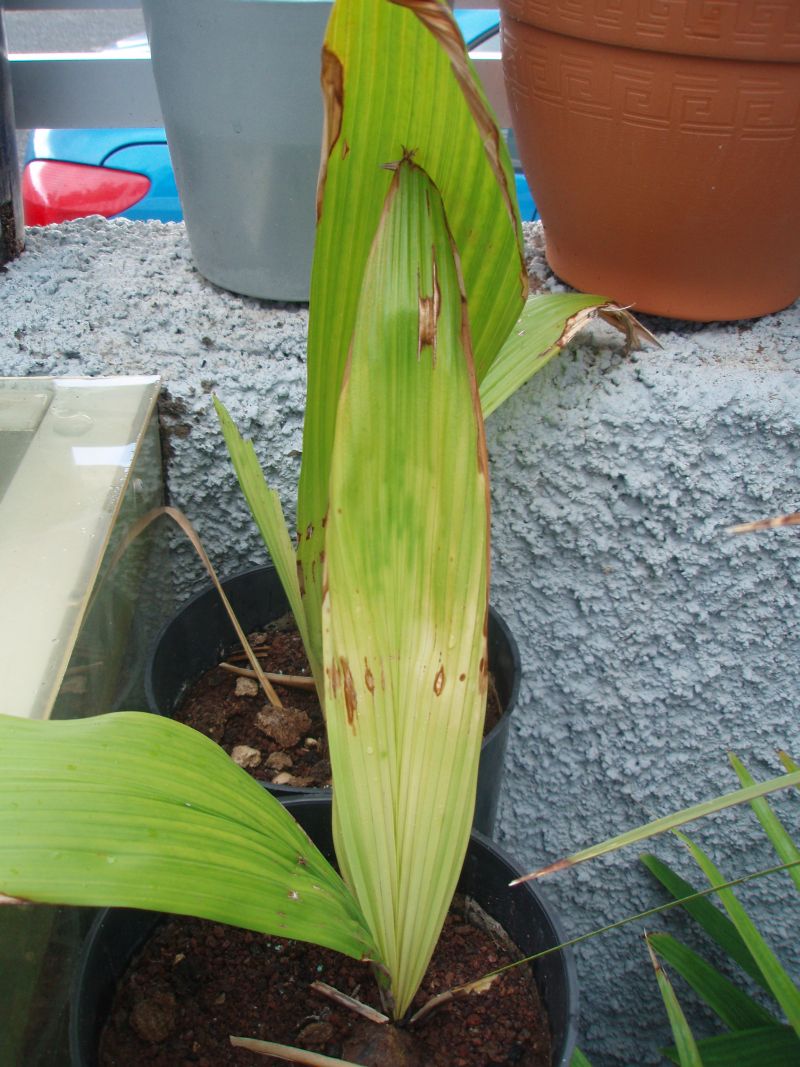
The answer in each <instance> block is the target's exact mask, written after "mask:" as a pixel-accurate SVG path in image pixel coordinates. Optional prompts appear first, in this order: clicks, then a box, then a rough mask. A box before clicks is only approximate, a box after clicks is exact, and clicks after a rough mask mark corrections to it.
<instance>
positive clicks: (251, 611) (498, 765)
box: [144, 566, 520, 835]
mask: <svg viewBox="0 0 800 1067" xmlns="http://www.w3.org/2000/svg"><path fill="white" fill-rule="evenodd" d="M222 584H223V587H224V589H225V595H226V596H227V597H228V599H229V600H230V602H231V605H232V607H233V610H234V611H235V613H236V617H237V618H238V620H239V622H240V623H241V625H242V627H243V629H244V631H245V633H250V632H252V631H253V630H257V629H258V628H259V627H261V626H264V625H266V624H267V623H268V622H272V621H273V620H274V619H278V618H280V616H281V615H284V614H286V612H287V611H288V610H289V603H288V601H287V599H286V594H285V593H284V591H283V587H282V586H281V583H280V579H279V578H278V576H277V573H276V571H275V568H274V567H272V566H265V567H254V568H253V569H252V570H248V571H243V572H242V573H240V574H235V575H233V576H232V577H231V578H228V579H226V580H225V581H224V582H223V583H222ZM237 645H238V639H237V637H236V634H235V632H234V629H233V626H232V625H231V622H230V620H229V618H228V616H227V613H226V611H225V608H224V607H223V604H222V601H221V599H220V597H219V594H218V593H217V591H216V589H215V588H214V587H213V586H212V585H208V586H207V588H206V589H204V590H202V591H201V592H200V593H198V594H197V595H196V596H194V597H192V598H191V600H188V601H187V602H186V603H185V604H184V605H183V606H182V607H181V608H180V609H179V610H178V612H177V613H176V614H175V615H174V616H173V617H172V618H171V619H170V620H169V621H168V622H167V623H166V625H165V626H164V627H163V629H162V630H161V632H160V633H159V634H158V636H157V637H156V640H155V642H154V644H153V649H152V652H151V654H150V656H149V657H148V661H147V664H146V667H145V678H144V691H145V698H146V700H147V707H148V708H149V710H150V711H152V712H155V713H156V714H161V715H172V714H173V712H174V711H175V709H176V708H177V707H178V705H179V704H180V701H181V700H182V698H183V695H184V693H185V692H186V690H187V688H188V687H189V686H190V685H191V684H192V683H193V682H195V681H196V680H197V679H198V678H199V677H201V675H203V674H205V672H206V671H209V670H211V669H212V667H215V666H216V665H217V664H218V663H219V662H220V660H221V659H223V658H224V657H225V656H226V655H227V654H228V653H229V652H230V651H231V650H232V649H233V648H235V647H236V646H237ZM489 669H490V670H491V672H492V675H493V676H494V680H495V687H496V689H497V695H498V698H499V700H500V706H501V708H502V709H503V714H502V715H501V717H500V721H499V722H498V723H497V724H496V725H495V726H494V727H493V729H492V730H491V731H490V732H489V733H488V734H487V735H486V736H485V737H484V739H483V744H482V745H481V758H480V764H479V767H478V791H477V797H476V802H475V818H474V823H473V825H474V826H475V829H476V830H480V831H481V833H484V834H488V835H491V833H492V830H493V829H494V822H495V816H496V814H497V803H498V799H499V795H500V785H501V782H502V776H503V764H504V762H505V754H506V747H507V744H508V733H509V729H510V724H511V713H512V711H513V710H514V708H515V707H516V703H517V695H518V693H519V682H520V662H519V650H518V648H517V643H516V641H515V640H514V637H513V635H512V634H511V632H510V631H509V629H508V627H507V626H506V624H505V622H504V621H503V620H502V619H501V618H500V616H499V615H498V614H497V612H496V611H494V610H493V609H490V612H489ZM264 785H266V787H267V788H268V789H269V791H270V792H271V793H274V794H275V795H276V796H280V797H290V796H302V795H304V794H308V793H312V794H314V793H316V794H319V793H321V792H323V791H322V790H319V789H299V788H297V787H295V786H274V785H272V784H271V783H268V782H265V783H264Z"/></svg>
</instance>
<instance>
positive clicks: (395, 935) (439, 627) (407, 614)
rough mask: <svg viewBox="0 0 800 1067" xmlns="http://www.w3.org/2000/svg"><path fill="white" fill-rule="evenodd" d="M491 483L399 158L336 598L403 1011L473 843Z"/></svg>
mask: <svg viewBox="0 0 800 1067" xmlns="http://www.w3.org/2000/svg"><path fill="white" fill-rule="evenodd" d="M487 547H488V484H487V473H486V453H485V443H484V438H483V424H482V420H481V417H480V408H479V404H478V397H477V388H476V383H475V376H474V365H473V360H472V355H471V348H470V338H469V328H468V324H467V321H466V314H465V303H464V297H463V291H462V288H461V285H460V276H459V271H458V266H457V262H456V260H455V258H454V252H453V247H452V243H451V238H450V234H449V232H448V229H447V226H446V222H445V216H444V212H443V208H442V204H441V200H440V198H439V196H438V193H437V191H436V189H435V188H434V186H433V185H432V183H431V182H430V180H429V179H428V177H427V176H426V175H425V173H424V172H423V171H422V170H420V169H419V168H418V167H416V166H415V165H414V164H413V163H410V162H404V163H402V164H401V165H400V167H399V168H398V170H397V171H396V173H395V175H394V178H393V182H392V186H391V188H390V190H389V193H388V196H387V201H386V208H385V212H384V217H383V220H382V223H381V228H380V230H379V232H378V235H377V238H376V241H375V245H374V247H373V249H372V253H371V256H370V261H369V264H368V268H367V272H366V276H365V282H364V287H363V292H362V296H361V301H360V303H359V308H358V316H357V321H356V328H355V333H354V336H353V344H352V350H351V356H350V361H349V363H348V369H347V373H346V376H345V383H344V387H343V390H342V398H341V403H340V407H339V414H338V422H337V430H336V440H335V445H334V450H333V460H332V466H331V501H330V511H329V515H328V522H327V562H326V578H325V580H326V583H327V586H326V590H325V593H326V595H325V600H324V602H323V633H324V669H325V685H326V698H325V700H326V709H327V728H328V739H329V743H330V751H331V762H332V765H333V776H334V781H335V789H334V809H335V815H336V819H335V822H334V827H335V829H336V831H337V833H336V845H337V855H338V857H339V860H340V864H341V866H342V870H343V872H345V875H346V877H347V878H348V880H349V882H350V884H351V886H352V888H353V889H354V891H355V893H356V896H357V897H358V900H359V902H360V904H361V907H362V908H363V910H364V914H365V915H366V917H367V920H368V922H369V924H370V927H371V929H372V931H373V935H374V937H375V939H376V942H377V944H378V946H379V949H380V954H381V957H382V958H383V960H384V962H385V963H386V965H387V967H388V969H389V972H390V975H391V980H392V993H393V996H394V1010H395V1012H396V1013H397V1014H402V1013H403V1012H404V1011H405V1009H406V1007H407V1005H408V1004H409V1002H410V1000H411V998H412V997H413V995H414V992H415V991H416V988H417V985H418V983H419V981H420V979H421V977H422V975H423V973H424V971H425V968H426V966H427V963H428V959H429V957H430V954H431V952H432V950H433V947H434V944H435V941H436V938H437V936H438V933H439V930H440V928H441V924H442V922H443V920H444V916H445V914H446V911H447V907H448V905H449V903H450V898H451V896H452V893H453V890H454V888H455V884H456V881H457V878H458V874H459V871H460V868H461V864H462V861H463V857H464V853H465V851H466V846H467V842H468V838H469V831H470V824H471V821H472V813H473V807H474V798H475V783H476V776H477V764H478V756H479V751H480V743H481V732H482V724H483V717H484V711H485V702H486V687H487V661H486V630H485V628H486V620H487V566H488V564H487Z"/></svg>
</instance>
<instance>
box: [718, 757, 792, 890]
mask: <svg viewBox="0 0 800 1067" xmlns="http://www.w3.org/2000/svg"><path fill="white" fill-rule="evenodd" d="M728 758H729V759H730V761H731V766H732V767H733V769H734V771H735V772H736V776H737V777H738V779H739V781H740V782H741V784H742V785H743V786H749V785H754V784H755V781H754V779H753V776H752V775H751V774H750V773H749V771H748V770H747V768H746V767H745V766H744V764H743V763H742V761H741V760H740V759H739V758H738V757H737V756H735V755H734V754H733V752H731V753H729V754H728ZM750 807H751V808H752V809H753V811H754V812H755V813H756V816H757V818H758V821H759V822H760V823H761V825H762V827H763V828H764V833H765V834H766V835H767V837H768V838H769V840H770V843H771V844H772V847H773V848H774V849H775V851H776V852H777V854H778V856H779V857H780V859H781V860H783V862H784V863H792V862H793V861H795V860H800V849H799V848H798V847H797V845H796V844H795V843H794V841H793V840H792V839H791V837H790V836H789V834H788V833H787V831H786V828H785V827H784V825H783V823H782V822H781V821H780V819H779V818H778V816H777V815H776V814H775V812H774V811H773V810H772V808H771V807H770V806H769V804H768V803H767V801H766V800H764V799H763V797H762V798H760V799H758V800H752V801H751V802H750ZM789 877H790V878H791V879H792V881H793V882H794V884H795V887H796V888H797V889H798V890H800V867H790V868H789Z"/></svg>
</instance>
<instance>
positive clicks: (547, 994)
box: [70, 796, 578, 1067]
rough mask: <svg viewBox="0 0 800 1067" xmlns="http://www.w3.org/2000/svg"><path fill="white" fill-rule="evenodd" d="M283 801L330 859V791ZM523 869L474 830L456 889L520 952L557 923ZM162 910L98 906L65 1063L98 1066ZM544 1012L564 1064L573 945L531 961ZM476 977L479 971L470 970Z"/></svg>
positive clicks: (77, 984) (558, 1066) (569, 1040)
mask: <svg viewBox="0 0 800 1067" xmlns="http://www.w3.org/2000/svg"><path fill="white" fill-rule="evenodd" d="M285 803H286V807H287V808H288V809H289V810H290V811H291V813H292V815H293V816H294V817H295V818H296V819H297V821H298V822H299V823H300V825H301V826H302V827H303V828H304V829H305V830H306V832H307V833H308V834H309V835H310V837H311V838H312V839H313V841H314V843H315V844H316V845H317V847H318V848H319V849H320V850H321V851H322V852H323V853H324V854H325V855H326V856H327V857H328V858H329V859H333V857H334V853H333V839H332V834H331V806H330V798H329V797H325V798H319V797H309V796H306V797H299V798H295V799H293V800H288V801H285ZM521 873H522V871H521V870H520V869H519V867H518V866H516V865H515V864H514V862H513V861H512V860H511V859H510V858H509V857H508V856H507V855H506V854H505V853H504V852H502V851H501V850H500V849H499V848H498V847H497V846H496V845H495V843H494V842H493V841H490V840H489V839H488V838H487V837H485V836H484V835H482V834H479V833H475V832H473V834H472V840H471V842H470V846H469V851H468V852H467V857H466V859H465V861H464V867H463V870H462V872H461V878H460V879H459V883H458V892H460V893H464V894H465V895H467V896H469V897H472V899H474V900H475V901H476V902H477V903H478V904H479V905H480V906H481V907H482V908H483V909H484V911H486V912H488V914H489V915H490V916H491V917H492V918H493V919H495V920H496V921H497V922H498V923H499V924H500V925H501V926H502V927H503V929H504V930H505V931H506V933H507V934H508V935H509V937H510V938H511V939H512V941H513V942H514V944H515V945H516V946H517V947H518V948H519V949H520V950H521V951H522V952H523V953H525V954H526V955H533V954H534V953H536V952H540V951H541V950H542V949H545V948H549V947H551V946H553V945H558V944H561V942H563V940H564V936H563V933H562V930H561V924H560V922H559V920H558V918H557V916H556V915H555V913H554V911H553V909H552V907H551V906H550V905H549V904H548V903H547V901H546V899H545V898H544V896H543V895H542V892H541V890H540V889H539V888H538V887H536V886H535V885H534V884H533V883H531V882H527V883H525V884H524V885H521V886H517V887H515V888H514V889H509V887H508V883H509V882H510V881H511V880H512V879H513V878H516V877H518V876H519V875H520V874H521ZM162 920H163V916H162V915H159V914H158V913H155V912H147V911H135V910H133V909H127V908H113V909H109V910H107V911H104V912H101V914H100V915H99V916H98V917H97V920H96V921H95V923H94V925H93V926H92V929H91V931H90V932H89V935H88V937H87V939H86V942H85V943H84V947H83V950H82V952H81V956H80V959H79V961H78V966H77V968H76V973H75V979H74V983H73V993H72V1000H71V1008H70V1064H71V1067H97V1062H98V1060H97V1050H98V1043H99V1038H100V1033H101V1031H102V1027H103V1025H104V1023H105V1019H106V1017H107V1016H108V1012H109V1009H110V1006H111V1001H112V998H113V994H114V990H115V987H116V985H117V983H118V981H119V980H120V978H121V977H122V975H123V974H124V972H125V970H126V969H127V967H128V965H129V963H130V962H131V959H132V957H133V956H134V955H135V954H136V952H137V951H138V950H139V949H140V948H141V947H142V946H143V945H144V943H145V941H146V940H147V938H148V937H149V936H150V934H151V933H152V932H153V930H154V929H155V927H156V926H157V925H158V924H159V923H160V922H161V921H162ZM531 969H532V971H533V976H534V979H535V981H536V986H537V989H538V991H539V995H540V997H541V999H542V1002H543V1004H544V1007H545V1010H546V1012H547V1015H548V1018H549V1020H550V1033H551V1040H552V1064H553V1067H569V1064H570V1061H571V1059H572V1053H573V1050H574V1048H575V1041H576V1035H577V1025H578V980H577V974H576V970H575V961H574V959H573V955H572V950H571V949H562V950H561V951H560V952H554V953H553V954H552V955H549V956H545V957H544V958H543V959H540V960H537V961H536V962H535V963H533V964H532V967H531ZM476 977H478V976H477V975H476Z"/></svg>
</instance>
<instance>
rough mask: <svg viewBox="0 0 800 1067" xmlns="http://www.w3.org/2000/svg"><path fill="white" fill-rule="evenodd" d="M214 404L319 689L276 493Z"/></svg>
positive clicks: (223, 411)
mask: <svg viewBox="0 0 800 1067" xmlns="http://www.w3.org/2000/svg"><path fill="white" fill-rule="evenodd" d="M214 407H215V408H216V411H217V416H218V417H219V422H220V427H221V428H222V435H223V437H224V438H225V444H226V445H227V446H228V452H229V454H230V457H231V462H232V463H233V469H234V470H235V471H236V477H237V479H238V480H239V485H240V487H241V490H242V493H243V494H244V497H245V500H246V501H247V503H248V506H249V508H250V511H251V512H252V515H253V518H254V519H255V522H256V525H257V526H258V529H259V532H260V533H261V537H262V538H263V540H264V544H265V545H266V546H267V551H268V552H269V554H270V556H271V557H272V562H273V563H274V565H275V570H276V571H277V572H278V577H279V578H280V580H281V585H282V586H283V590H284V592H285V593H286V597H287V599H288V601H289V607H290V608H291V609H292V614H293V615H294V620H295V622H296V624H297V629H298V631H299V632H300V636H301V638H302V639H303V645H304V647H305V649H306V653H307V654H308V659H309V665H310V667H311V673H312V674H313V676H314V679H315V681H316V682H317V690H318V692H320V693H321V692H322V690H323V686H322V674H321V665H320V662H319V660H317V661H316V662H315V660H314V659H313V651H314V647H313V645H312V642H311V640H310V636H309V631H308V622H307V620H306V613H305V608H304V606H303V598H302V596H301V593H300V582H299V580H298V577H297V559H296V556H295V550H294V546H293V545H292V542H291V538H290V537H289V530H288V528H287V526H286V519H285V518H284V516H283V508H282V507H281V501H280V497H279V496H278V494H277V493H276V492H275V490H274V489H270V487H269V486H268V485H267V482H266V479H265V478H264V473H263V471H262V470H261V464H260V463H259V462H258V456H257V455H256V451H255V449H254V448H253V442H252V441H246V440H245V439H244V438H243V437H242V435H241V434H240V433H239V431H238V430H237V428H236V424H235V423H234V421H233V419H232V418H231V417H230V415H229V414H228V411H227V410H226V408H225V406H224V404H223V403H222V402H221V401H220V400H219V399H218V398H217V397H214Z"/></svg>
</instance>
